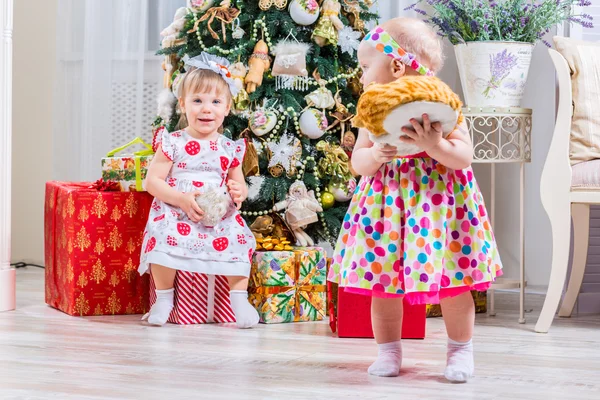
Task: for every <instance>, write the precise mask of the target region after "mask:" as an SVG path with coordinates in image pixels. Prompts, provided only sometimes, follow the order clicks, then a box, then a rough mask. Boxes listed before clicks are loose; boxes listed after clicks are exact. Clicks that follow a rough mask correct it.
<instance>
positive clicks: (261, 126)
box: [248, 108, 277, 136]
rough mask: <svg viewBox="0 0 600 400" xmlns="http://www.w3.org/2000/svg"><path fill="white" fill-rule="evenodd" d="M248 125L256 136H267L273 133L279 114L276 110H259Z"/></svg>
mask: <svg viewBox="0 0 600 400" xmlns="http://www.w3.org/2000/svg"><path fill="white" fill-rule="evenodd" d="M248 123H249V124H250V130H251V131H252V132H253V133H254V134H255V135H256V136H263V135H266V134H267V133H269V132H271V131H272V130H273V128H275V125H276V124H277V112H276V111H275V110H274V109H269V110H265V109H263V108H259V109H258V110H256V111H254V113H253V114H252V116H251V117H250V119H249V120H248Z"/></svg>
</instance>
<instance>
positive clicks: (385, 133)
mask: <svg viewBox="0 0 600 400" xmlns="http://www.w3.org/2000/svg"><path fill="white" fill-rule="evenodd" d="M461 108H462V102H461V101H460V98H459V97H458V95H457V94H456V93H454V92H453V91H452V90H451V89H450V88H449V87H448V85H446V84H445V83H444V82H442V81H441V80H440V79H438V78H436V77H433V76H405V77H402V78H400V79H398V80H396V81H394V82H391V83H386V84H371V85H369V86H368V87H367V88H365V92H364V93H363V95H362V96H361V97H360V99H359V100H358V104H357V106H356V109H357V111H356V117H354V118H353V119H352V124H353V125H354V126H355V127H357V128H365V129H367V130H368V131H369V138H370V139H371V141H372V142H373V143H376V144H380V145H385V144H389V145H391V146H395V147H396V148H397V149H398V155H399V156H403V155H410V154H416V153H420V152H421V151H422V150H421V149H419V148H418V147H417V146H415V145H412V144H406V143H404V142H402V141H400V137H402V136H406V135H405V134H404V133H402V127H409V128H411V127H412V125H411V124H410V122H409V121H410V119H411V118H414V119H416V120H417V121H419V122H420V123H422V122H423V121H422V115H423V114H427V115H428V116H429V119H430V121H431V122H440V123H441V125H442V131H443V132H444V133H443V136H444V137H446V136H448V135H449V134H450V133H451V132H452V131H454V129H456V127H457V126H458V125H459V124H461V123H462V122H463V119H464V117H463V114H462V112H461Z"/></svg>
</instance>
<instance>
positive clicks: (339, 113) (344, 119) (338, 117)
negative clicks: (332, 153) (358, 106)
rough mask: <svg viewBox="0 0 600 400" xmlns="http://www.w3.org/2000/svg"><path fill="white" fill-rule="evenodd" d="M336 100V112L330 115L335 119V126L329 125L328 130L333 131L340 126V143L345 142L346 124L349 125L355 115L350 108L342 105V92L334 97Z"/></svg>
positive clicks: (338, 92)
mask: <svg viewBox="0 0 600 400" xmlns="http://www.w3.org/2000/svg"><path fill="white" fill-rule="evenodd" d="M334 99H335V111H334V112H332V113H329V115H330V116H331V117H332V118H333V119H334V121H333V124H331V125H329V127H328V128H327V130H331V129H333V128H334V127H336V126H337V125H339V126H340V129H341V131H342V132H341V133H340V143H343V142H344V135H345V134H346V123H348V122H349V121H350V120H351V119H352V117H354V114H352V113H351V112H349V111H348V108H347V107H346V106H345V105H344V104H343V103H342V98H341V96H340V91H339V90H338V91H337V92H336V93H335V96H334Z"/></svg>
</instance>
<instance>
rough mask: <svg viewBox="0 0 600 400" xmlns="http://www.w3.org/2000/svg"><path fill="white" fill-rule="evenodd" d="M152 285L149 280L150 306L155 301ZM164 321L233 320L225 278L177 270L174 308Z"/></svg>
mask: <svg viewBox="0 0 600 400" xmlns="http://www.w3.org/2000/svg"><path fill="white" fill-rule="evenodd" d="M155 288H156V287H155V286H154V280H152V279H150V306H152V305H153V304H154V303H155V302H156V293H155V291H154V290H155ZM168 321H169V322H171V323H173V324H179V325H192V324H207V323H226V322H235V315H234V314H233V310H232V309H231V303H230V301H229V284H228V282H227V278H226V277H224V276H216V275H206V274H198V273H193V272H187V271H177V275H176V276H175V300H174V307H173V311H171V315H170V316H169V319H168Z"/></svg>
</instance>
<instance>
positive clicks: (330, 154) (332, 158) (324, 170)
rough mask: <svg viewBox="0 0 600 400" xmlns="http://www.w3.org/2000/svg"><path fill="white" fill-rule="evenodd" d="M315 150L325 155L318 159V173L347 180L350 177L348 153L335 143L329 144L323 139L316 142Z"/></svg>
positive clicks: (343, 180)
mask: <svg viewBox="0 0 600 400" xmlns="http://www.w3.org/2000/svg"><path fill="white" fill-rule="evenodd" d="M316 147H317V150H319V151H322V152H324V153H325V157H323V158H321V159H320V160H319V165H318V169H319V173H320V174H321V175H328V176H332V177H334V176H335V177H337V178H339V179H340V180H341V181H342V182H347V181H349V180H350V179H351V178H352V172H350V166H349V161H350V159H349V158H348V154H346V152H345V151H344V149H342V148H341V147H340V146H339V145H337V144H331V143H328V142H326V141H324V140H321V141H320V142H318V143H317V146H316Z"/></svg>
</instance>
